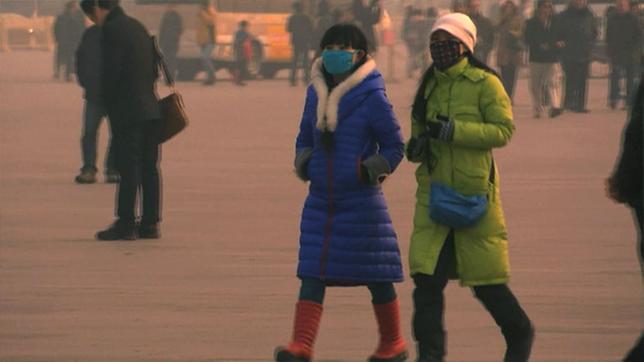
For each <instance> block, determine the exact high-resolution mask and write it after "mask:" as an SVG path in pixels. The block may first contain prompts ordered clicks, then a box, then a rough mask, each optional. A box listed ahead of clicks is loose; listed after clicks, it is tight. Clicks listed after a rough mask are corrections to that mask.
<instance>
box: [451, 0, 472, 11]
mask: <svg viewBox="0 0 644 362" xmlns="http://www.w3.org/2000/svg"><path fill="white" fill-rule="evenodd" d="M465 2H466V0H453V1H452V12H453V13H461V14H465V15H467V13H468V12H467V4H466V3H465Z"/></svg>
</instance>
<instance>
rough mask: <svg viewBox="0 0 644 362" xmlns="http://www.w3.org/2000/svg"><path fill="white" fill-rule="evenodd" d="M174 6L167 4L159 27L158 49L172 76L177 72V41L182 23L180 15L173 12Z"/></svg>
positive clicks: (181, 29) (181, 30) (181, 31)
mask: <svg viewBox="0 0 644 362" xmlns="http://www.w3.org/2000/svg"><path fill="white" fill-rule="evenodd" d="M175 7H176V5H175V4H168V8H167V10H166V12H165V13H163V17H161V25H160V26H159V47H160V48H161V52H162V53H163V57H164V59H165V62H166V64H167V66H168V70H169V71H170V74H172V75H173V76H174V75H176V72H177V53H178V52H179V40H180V39H181V34H182V33H183V22H182V20H181V15H179V13H178V12H177V10H175Z"/></svg>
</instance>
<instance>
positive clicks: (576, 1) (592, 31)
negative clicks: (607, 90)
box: [557, 0, 597, 113]
mask: <svg viewBox="0 0 644 362" xmlns="http://www.w3.org/2000/svg"><path fill="white" fill-rule="evenodd" d="M596 39H597V23H596V21H595V15H593V13H592V11H590V9H589V8H588V5H587V4H586V0H571V2H570V6H568V8H567V9H566V10H564V11H563V12H562V13H561V14H559V17H558V18H557V40H558V42H557V46H558V47H561V65H562V66H563V70H564V73H565V75H566V93H565V96H564V107H565V108H567V109H570V110H572V111H573V112H579V113H587V112H588V109H586V86H587V83H588V72H589V69H590V63H591V61H592V50H593V47H594V46H595V40H596Z"/></svg>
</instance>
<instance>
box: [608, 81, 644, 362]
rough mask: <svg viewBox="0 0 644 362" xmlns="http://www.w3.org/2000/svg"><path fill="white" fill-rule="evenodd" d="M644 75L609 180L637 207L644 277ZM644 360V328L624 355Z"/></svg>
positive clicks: (611, 190) (628, 360)
mask: <svg viewBox="0 0 644 362" xmlns="http://www.w3.org/2000/svg"><path fill="white" fill-rule="evenodd" d="M643 108H644V78H642V79H641V80H640V85H639V90H638V91H637V95H636V96H635V99H634V100H633V103H632V109H631V114H630V121H629V122H628V124H627V125H626V129H625V131H624V136H623V138H622V139H623V144H622V153H621V155H620V157H619V159H618V161H617V165H616V167H615V170H614V171H613V174H612V176H611V177H610V178H609V179H608V181H607V193H608V196H609V197H610V198H611V199H613V200H615V201H616V202H619V203H623V204H626V205H628V207H630V208H631V209H632V210H633V214H634V216H635V219H636V222H637V225H638V227H639V229H638V233H639V240H638V244H639V245H638V248H637V249H638V254H639V256H638V258H639V262H640V269H641V271H642V273H643V274H642V276H643V277H644V214H643V213H642V205H643V204H644V195H643V194H642V190H643V189H644V178H643V175H642V173H643V172H644V170H642V167H643V166H644V159H643V157H644V148H643V147H642V138H643V137H644V128H643V126H644V112H643ZM639 361H644V329H643V330H642V334H641V336H640V338H639V340H638V341H637V342H636V343H635V346H634V347H633V349H632V350H631V351H630V352H629V353H628V355H627V356H626V357H625V358H624V362H639Z"/></svg>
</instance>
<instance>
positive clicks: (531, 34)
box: [524, 0, 562, 118]
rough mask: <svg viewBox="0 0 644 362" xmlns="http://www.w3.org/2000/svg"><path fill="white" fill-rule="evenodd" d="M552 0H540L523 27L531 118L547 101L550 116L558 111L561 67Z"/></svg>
mask: <svg viewBox="0 0 644 362" xmlns="http://www.w3.org/2000/svg"><path fill="white" fill-rule="evenodd" d="M553 12H554V7H553V5H552V1H551V0H539V2H538V3H537V10H536V11H535V15H534V17H532V18H531V19H530V20H528V22H527V23H526V26H525V32H524V40H525V43H526V45H527V46H528V50H529V52H530V92H531V94H532V109H533V115H534V118H539V117H541V115H542V114H543V113H545V110H546V106H548V105H547V104H546V100H548V101H549V102H550V117H552V118H554V117H557V116H558V115H560V114H561V112H562V111H561V70H560V67H559V62H558V60H559V59H558V51H559V50H558V48H557V38H556V34H555V31H554V25H553V15H554V13H553Z"/></svg>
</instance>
